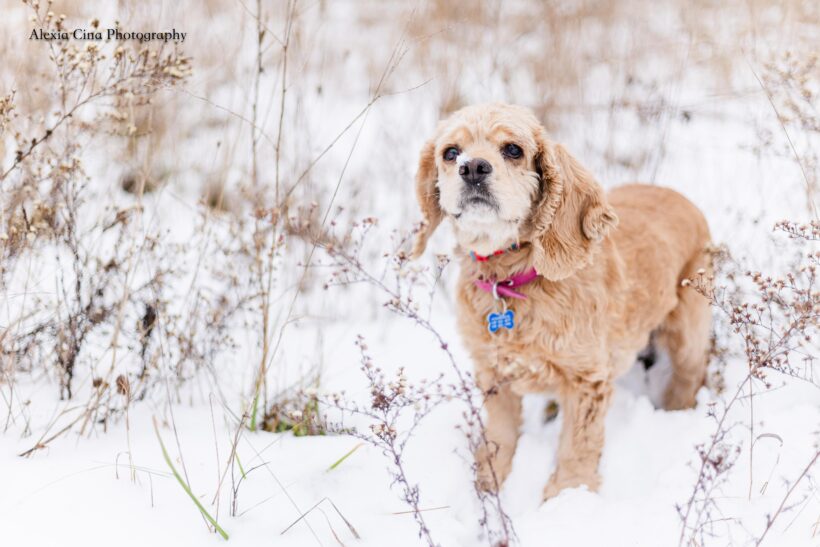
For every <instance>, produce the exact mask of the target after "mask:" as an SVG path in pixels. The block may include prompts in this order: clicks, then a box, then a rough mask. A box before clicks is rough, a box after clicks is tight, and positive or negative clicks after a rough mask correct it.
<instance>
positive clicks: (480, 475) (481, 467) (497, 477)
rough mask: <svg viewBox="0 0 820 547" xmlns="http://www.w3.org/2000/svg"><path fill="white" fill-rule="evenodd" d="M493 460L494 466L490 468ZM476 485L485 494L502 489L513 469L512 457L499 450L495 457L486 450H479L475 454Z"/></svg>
mask: <svg viewBox="0 0 820 547" xmlns="http://www.w3.org/2000/svg"><path fill="white" fill-rule="evenodd" d="M490 458H492V466H490V461H491V460H490ZM475 462H476V485H477V486H478V488H479V489H480V490H482V491H483V492H496V491H498V490H500V489H501V485H502V484H504V480H505V479H506V478H507V475H509V474H510V470H511V469H512V455H511V454H507V453H506V451H503V450H498V451H497V452H496V453H495V454H494V455H493V456H491V455H490V453H489V451H488V450H487V449H486V448H483V449H479V450H478V451H477V452H476V454H475Z"/></svg>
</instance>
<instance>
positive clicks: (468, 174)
mask: <svg viewBox="0 0 820 547" xmlns="http://www.w3.org/2000/svg"><path fill="white" fill-rule="evenodd" d="M492 172H493V166H492V165H490V162H488V161H487V160H484V159H481V158H473V159H471V160H470V161H467V162H464V163H462V164H461V165H459V167H458V174H459V175H461V178H462V179H463V180H464V182H466V183H467V184H476V185H477V184H481V183H482V182H484V179H486V178H487V175H489V174H490V173H492Z"/></svg>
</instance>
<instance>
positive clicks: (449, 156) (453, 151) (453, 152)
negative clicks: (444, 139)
mask: <svg viewBox="0 0 820 547" xmlns="http://www.w3.org/2000/svg"><path fill="white" fill-rule="evenodd" d="M457 157H458V148H456V147H455V146H451V147H450V148H447V149H446V150H445V151H444V161H456V158H457Z"/></svg>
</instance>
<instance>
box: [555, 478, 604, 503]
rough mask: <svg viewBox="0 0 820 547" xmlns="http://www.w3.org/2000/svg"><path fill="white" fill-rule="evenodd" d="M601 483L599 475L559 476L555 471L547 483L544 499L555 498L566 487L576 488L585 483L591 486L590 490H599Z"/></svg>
mask: <svg viewBox="0 0 820 547" xmlns="http://www.w3.org/2000/svg"><path fill="white" fill-rule="evenodd" d="M600 484H601V478H600V477H599V476H598V475H591V476H581V475H572V476H559V475H558V474H557V473H553V474H552V476H551V477H550V480H549V481H547V485H546V486H545V487H544V494H543V496H542V499H543V500H544V501H547V500H548V499H551V498H554V497H555V496H557V495H558V494H560V493H561V491H562V490H564V489H565V488H576V487H578V486H584V485H585V486H586V487H587V488H589V490H590V491H592V492H597V491H598V487H599V486H600Z"/></svg>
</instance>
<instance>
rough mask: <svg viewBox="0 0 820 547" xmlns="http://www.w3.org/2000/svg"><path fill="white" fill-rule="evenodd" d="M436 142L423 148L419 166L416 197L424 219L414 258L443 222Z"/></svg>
mask: <svg viewBox="0 0 820 547" xmlns="http://www.w3.org/2000/svg"><path fill="white" fill-rule="evenodd" d="M435 151H436V147H435V143H434V142H433V141H428V142H427V143H425V145H424V147H423V148H422V149H421V157H420V158H419V168H418V172H417V173H416V198H417V199H418V200H419V205H420V206H421V212H422V215H424V219H423V221H422V223H421V228H420V229H419V233H418V234H416V242H415V243H414V244H413V258H418V257H420V256H421V254H422V253H423V252H424V249H425V248H426V247H427V240H428V239H430V236H431V235H433V232H434V231H435V229H436V228H437V227H438V225H439V224H440V223H441V216H442V215H441V207H440V206H439V204H438V198H439V193H438V188H437V187H436V182H437V181H438V169H437V168H436V156H435Z"/></svg>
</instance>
